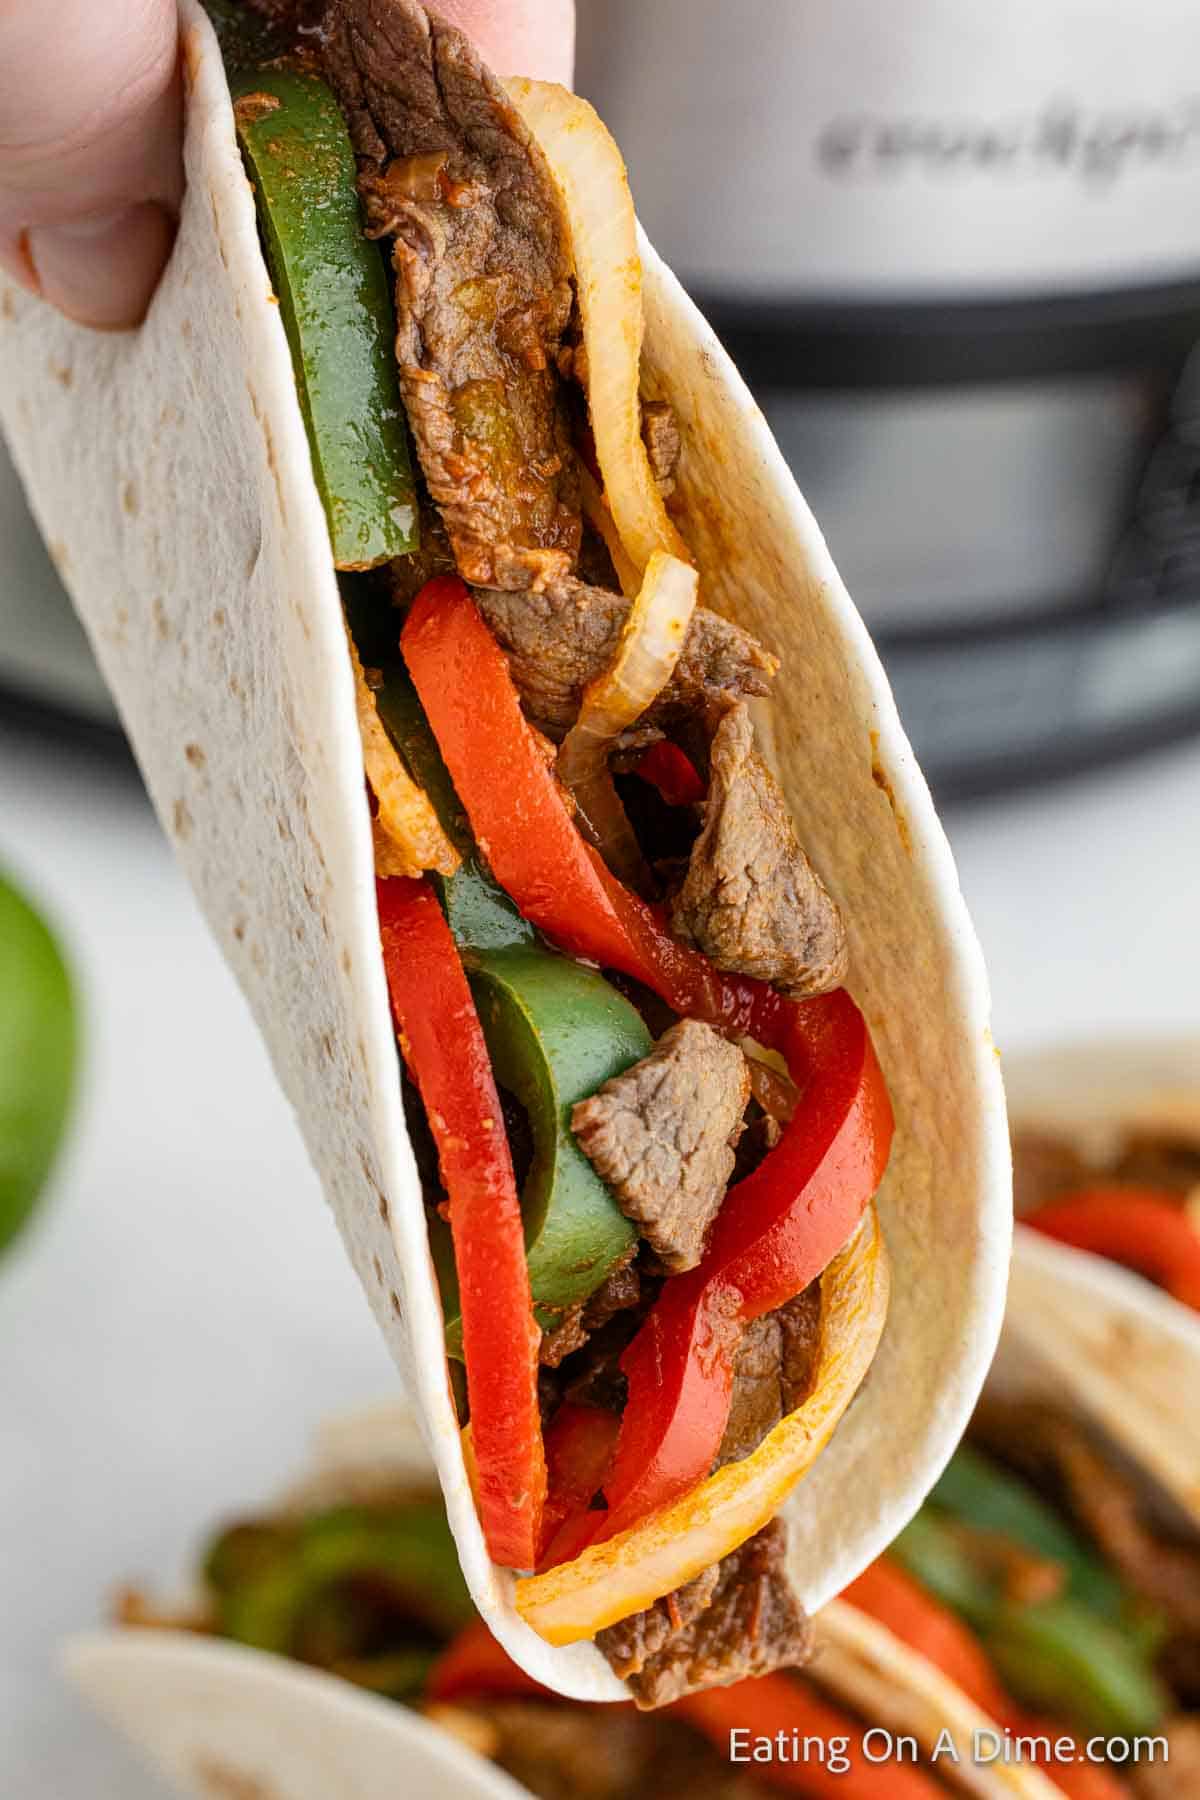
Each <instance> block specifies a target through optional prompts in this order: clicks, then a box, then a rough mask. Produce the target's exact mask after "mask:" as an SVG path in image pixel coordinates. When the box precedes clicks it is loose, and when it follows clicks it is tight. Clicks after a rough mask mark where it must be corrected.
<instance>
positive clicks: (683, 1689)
mask: <svg viewBox="0 0 1200 1800" xmlns="http://www.w3.org/2000/svg"><path fill="white" fill-rule="evenodd" d="M786 1552H787V1528H786V1526H785V1525H784V1524H783V1521H782V1520H781V1519H773V1520H772V1521H771V1523H770V1524H769V1525H766V1526H764V1528H763V1529H762V1530H761V1531H760V1532H759V1533H758V1535H757V1537H752V1538H751V1539H750V1540H749V1542H747V1543H745V1544H743V1545H741V1547H740V1548H739V1549H737V1550H735V1551H733V1552H732V1554H731V1555H729V1556H726V1557H725V1558H724V1559H723V1560H722V1561H721V1562H720V1563H718V1564H717V1566H716V1568H715V1569H708V1570H705V1572H704V1574H703V1575H699V1576H697V1577H696V1580H695V1581H692V1582H689V1583H688V1585H687V1587H685V1588H681V1589H679V1590H678V1592H677V1593H674V1594H668V1595H667V1596H666V1597H665V1598H664V1599H662V1600H656V1601H655V1603H654V1605H653V1606H651V1607H648V1608H647V1610H646V1611H645V1612H641V1613H635V1614H634V1616H633V1617H632V1618H629V1619H622V1620H621V1622H620V1624H618V1625H610V1626H608V1627H607V1629H606V1630H604V1631H601V1632H598V1633H597V1635H596V1642H597V1644H598V1645H599V1647H600V1649H601V1650H602V1651H603V1652H604V1654H605V1656H606V1657H607V1658H608V1660H609V1663H610V1664H611V1665H612V1667H613V1668H614V1669H615V1670H616V1672H617V1674H618V1675H620V1676H623V1677H624V1678H625V1679H626V1680H627V1681H628V1683H629V1687H630V1690H631V1692H632V1694H633V1697H634V1700H635V1702H636V1704H637V1705H638V1706H639V1707H642V1708H649V1707H654V1706H666V1705H667V1704H668V1702H669V1701H671V1700H677V1699H678V1698H679V1696H680V1695H681V1694H689V1693H692V1692H694V1691H695V1690H696V1689H698V1688H706V1687H725V1686H727V1685H728V1684H729V1683H730V1682H733V1681H741V1680H742V1679H743V1678H744V1677H746V1676H748V1675H766V1674H768V1673H769V1671H770V1670H772V1669H779V1668H787V1667H792V1666H794V1665H796V1664H799V1663H803V1662H806V1661H807V1660H808V1657H809V1655H810V1654H811V1650H812V1629H811V1626H810V1625H809V1622H808V1620H807V1618H806V1617H805V1615H804V1612H803V1609H802V1608H801V1606H800V1604H799V1602H798V1601H797V1599H796V1597H795V1595H794V1594H793V1592H792V1590H791V1587H790V1585H789V1583H788V1579H787V1574H786V1571H785V1568H784V1559H785V1556H786ZM713 1577H715V1580H713ZM708 1582H711V1583H712V1585H711V1588H710V1589H709V1591H708V1593H707V1595H706V1592H705V1585H703V1584H707V1583H708Z"/></svg>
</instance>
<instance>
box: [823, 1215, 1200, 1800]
mask: <svg viewBox="0 0 1200 1800" xmlns="http://www.w3.org/2000/svg"><path fill="white" fill-rule="evenodd" d="M1093 1265H1095V1266H1093ZM1163 1298H1164V1297H1163V1296H1162V1295H1160V1294H1158V1293H1157V1292H1155V1290H1154V1289H1152V1288H1149V1287H1148V1286H1147V1284H1146V1283H1144V1282H1138V1281H1136V1280H1135V1279H1134V1278H1133V1277H1131V1276H1129V1275H1127V1274H1126V1273H1125V1272H1124V1271H1123V1270H1119V1269H1114V1268H1112V1266H1111V1265H1109V1264H1105V1263H1100V1262H1099V1260H1098V1259H1097V1258H1095V1257H1086V1256H1080V1255H1078V1254H1077V1253H1076V1252H1074V1251H1071V1250H1066V1249H1064V1248H1063V1247H1062V1246H1061V1245H1059V1244H1054V1243H1050V1242H1048V1241H1047V1240H1045V1239H1044V1238H1039V1237H1037V1236H1036V1235H1035V1234H1034V1233H1033V1232H1028V1231H1024V1232H1023V1231H1021V1230H1020V1229H1018V1233H1017V1241H1016V1244H1015V1246H1014V1252H1013V1269H1012V1280H1011V1283H1010V1286H1009V1296H1008V1310H1007V1312H1006V1314H1005V1319H1004V1330H1003V1333H1002V1335H1001V1338H1000V1345H999V1348H998V1351H997V1354H996V1358H995V1361H994V1362H993V1364H992V1368H991V1370H990V1372H989V1374H988V1379H987V1384H986V1390H985V1391H986V1392H987V1393H988V1394H989V1395H992V1396H995V1397H997V1398H1000V1397H1003V1398H1005V1399H1010V1400H1035V1399H1036V1400H1044V1401H1047V1402H1049V1403H1050V1404H1052V1405H1055V1406H1058V1407H1067V1408H1069V1409H1070V1410H1071V1411H1072V1412H1073V1413H1074V1414H1075V1415H1076V1416H1077V1417H1079V1418H1081V1419H1082V1420H1084V1421H1085V1422H1086V1423H1087V1424H1088V1426H1089V1428H1090V1429H1091V1430H1092V1431H1093V1432H1094V1433H1095V1434H1096V1435H1097V1437H1098V1438H1099V1440H1100V1441H1101V1443H1102V1444H1103V1446H1104V1447H1105V1449H1106V1452H1107V1453H1108V1454H1109V1455H1111V1456H1112V1457H1113V1458H1114V1459H1115V1460H1116V1462H1117V1463H1118V1464H1119V1466H1121V1467H1122V1468H1124V1469H1125V1470H1126V1471H1127V1472H1129V1473H1130V1474H1132V1475H1134V1476H1135V1477H1136V1479H1137V1481H1138V1483H1139V1485H1140V1487H1141V1490H1142V1497H1143V1500H1144V1501H1145V1503H1146V1504H1147V1506H1148V1508H1149V1510H1150V1513H1151V1515H1152V1516H1154V1517H1156V1518H1157V1519H1158V1521H1159V1522H1160V1523H1161V1525H1162V1526H1163V1527H1164V1528H1165V1529H1167V1530H1169V1531H1171V1532H1175V1533H1178V1532H1184V1533H1188V1532H1191V1533H1193V1534H1194V1533H1195V1532H1196V1531H1200V1425H1198V1423H1197V1420H1196V1416H1195V1415H1196V1408H1195V1405H1194V1403H1193V1398H1192V1397H1193V1396H1194V1395H1195V1394H1196V1392H1197V1391H1198V1384H1200V1349H1198V1348H1197V1345H1196V1343H1195V1341H1194V1340H1193V1339H1192V1338H1191V1336H1190V1335H1189V1334H1187V1333H1185V1332H1181V1330H1180V1328H1179V1321H1178V1319H1176V1318H1175V1317H1174V1316H1173V1312H1179V1311H1182V1309H1181V1308H1178V1307H1174V1304H1173V1303H1171V1305H1170V1306H1169V1307H1168V1308H1166V1309H1164V1308H1163V1306H1162V1305H1160V1304H1157V1303H1158V1302H1161V1301H1162V1300H1163ZM816 1627H817V1643H816V1651H815V1655H814V1665H813V1666H814V1669H816V1670H822V1671H824V1674H825V1676H826V1677H827V1679H828V1682H829V1686H830V1687H831V1689H833V1690H834V1691H835V1692H837V1693H839V1694H840V1695H841V1697H842V1698H843V1699H844V1700H846V1701H848V1702H849V1703H851V1704H852V1705H854V1706H855V1707H856V1708H858V1709H859V1710H860V1711H861V1712H863V1713H864V1714H868V1713H869V1714H870V1715H871V1716H872V1717H878V1718H879V1719H880V1720H881V1722H883V1723H886V1725H887V1726H888V1727H889V1728H890V1729H891V1730H893V1731H895V1732H909V1733H911V1734H912V1735H913V1736H915V1737H916V1738H917V1740H918V1742H919V1743H920V1744H921V1745H922V1746H923V1747H924V1748H925V1749H928V1748H929V1747H930V1746H931V1745H932V1744H933V1743H935V1742H936V1741H937V1738H938V1735H939V1733H941V1732H942V1731H948V1732H949V1733H950V1734H951V1737H952V1739H953V1741H954V1743H955V1744H956V1745H957V1746H958V1747H959V1748H960V1750H961V1751H962V1754H963V1757H964V1761H963V1762H962V1763H961V1764H960V1766H959V1767H958V1769H957V1770H954V1769H953V1767H952V1765H951V1764H950V1763H944V1764H943V1763H939V1769H940V1770H941V1772H942V1773H943V1774H945V1775H947V1776H949V1775H951V1774H952V1773H953V1774H956V1775H957V1776H958V1778H959V1779H960V1780H961V1782H962V1785H963V1786H964V1788H965V1789H966V1791H968V1792H970V1793H973V1794H977V1795H980V1796H983V1797H984V1800H1012V1796H1014V1795H1018V1796H1026V1797H1027V1800H1041V1797H1043V1796H1053V1795H1058V1794H1061V1793H1062V1792H1063V1790H1062V1789H1061V1788H1059V1787H1058V1786H1057V1784H1056V1783H1055V1782H1054V1780H1053V1771H1052V1770H1051V1771H1049V1772H1044V1771H1041V1770H1039V1769H1037V1768H1034V1767H1031V1766H1030V1765H1028V1764H1020V1763H1011V1764H1003V1763H999V1762H997V1763H994V1764H990V1765H983V1766H972V1765H971V1764H970V1762H969V1760H966V1759H967V1757H968V1752H969V1747H970V1744H971V1742H972V1734H973V1733H974V1732H975V1731H976V1730H985V1729H986V1730H995V1729H996V1726H995V1724H994V1722H993V1721H991V1720H989V1719H988V1718H987V1717H986V1715H985V1714H983V1713H982V1712H981V1711H980V1709H979V1708H978V1706H977V1705H976V1704H975V1703H974V1702H973V1701H971V1700H970V1699H969V1698H968V1697H967V1696H966V1695H965V1694H963V1693H962V1691H961V1690H960V1689H958V1688H957V1687H956V1686H955V1685H954V1683H953V1682H950V1681H948V1680H947V1679H946V1677H945V1676H944V1675H942V1674H941V1673H940V1672H939V1671H938V1670H937V1669H936V1668H935V1667H934V1666H933V1664H932V1663H930V1662H928V1661H927V1660H926V1659H925V1658H924V1657H923V1656H920V1655H918V1654H917V1653H916V1652H915V1651H913V1650H910V1649H909V1648H908V1647H907V1646H906V1645H904V1644H901V1643H898V1642H897V1641H896V1639H894V1638H893V1637H892V1636H891V1634H890V1633H889V1632H888V1631H887V1630H886V1629H885V1628H884V1627H883V1626H880V1625H878V1624H876V1623H875V1621H874V1620H872V1619H868V1618H865V1617H864V1616H863V1615H862V1614H861V1613H859V1612H857V1611H855V1609H854V1608H852V1607H850V1606H847V1605H846V1604H845V1603H844V1602H842V1601H834V1602H833V1603H832V1604H831V1605H830V1606H829V1607H827V1608H826V1609H825V1611H824V1612H822V1613H821V1615H820V1616H819V1617H818V1619H817V1621H816ZM885 1708H886V1709H887V1710H884V1709H885ZM985 1741H986V1740H985Z"/></svg>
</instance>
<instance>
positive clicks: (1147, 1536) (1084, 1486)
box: [972, 1401, 1200, 1632]
mask: <svg viewBox="0 0 1200 1800" xmlns="http://www.w3.org/2000/svg"><path fill="white" fill-rule="evenodd" d="M972 1435H973V1436H974V1437H976V1438H977V1439H979V1440H980V1441H981V1442H982V1443H983V1445H984V1446H985V1447H986V1448H987V1449H990V1450H991V1451H992V1452H993V1453H994V1454H995V1455H997V1456H998V1457H1000V1458H1001V1459H1002V1460H1003V1461H1004V1462H1006V1463H1008V1464H1009V1465H1010V1466H1011V1467H1013V1468H1015V1469H1017V1470H1019V1471H1020V1472H1021V1473H1022V1474H1024V1475H1025V1476H1027V1477H1028V1478H1029V1479H1030V1480H1031V1481H1033V1482H1035V1483H1037V1484H1038V1485H1039V1486H1042V1487H1045V1486H1049V1487H1050V1489H1051V1490H1052V1491H1053V1492H1054V1494H1055V1496H1056V1497H1057V1498H1058V1499H1059V1501H1060V1502H1061V1503H1062V1504H1063V1505H1064V1506H1065V1507H1066V1508H1067V1509H1068V1510H1069V1511H1070V1513H1071V1514H1072V1515H1073V1517H1074V1518H1075V1519H1076V1521H1077V1522H1078V1524H1079V1525H1080V1526H1082V1528H1083V1529H1084V1530H1085V1531H1086V1532H1087V1533H1088V1535H1089V1536H1090V1537H1091V1538H1092V1539H1093V1540H1094V1541H1095V1543H1096V1545H1097V1546H1098V1548H1099V1549H1100V1550H1101V1551H1102V1552H1103V1554H1104V1555H1105V1557H1106V1558H1107V1560H1108V1561H1109V1562H1111V1563H1112V1564H1113V1566H1114V1568H1116V1569H1117V1570H1118V1571H1119V1573H1120V1574H1121V1575H1123V1576H1124V1578H1125V1580H1126V1581H1127V1582H1128V1583H1129V1585H1130V1587H1131V1588H1133V1590H1134V1591H1135V1592H1136V1593H1138V1594H1141V1595H1142V1596H1143V1598H1144V1599H1146V1600H1150V1601H1152V1602H1153V1603H1154V1604H1155V1605H1157V1606H1160V1607H1161V1608H1162V1609H1163V1611H1164V1612H1165V1613H1166V1614H1167V1616H1168V1617H1169V1618H1170V1619H1171V1620H1172V1621H1173V1622H1174V1623H1175V1624H1176V1625H1178V1626H1180V1627H1182V1628H1183V1629H1184V1630H1185V1631H1188V1632H1200V1550H1197V1549H1196V1548H1195V1547H1194V1546H1193V1545H1191V1544H1185V1543H1180V1542H1176V1541H1174V1540H1172V1539H1171V1538H1169V1537H1168V1536H1166V1535H1165V1534H1164V1533H1162V1532H1159V1531H1156V1530H1154V1529H1152V1528H1151V1526H1150V1525H1149V1524H1148V1523H1147V1522H1146V1520H1145V1519H1144V1518H1143V1516H1142V1509H1141V1506H1140V1504H1139V1499H1138V1494H1137V1490H1136V1488H1135V1486H1134V1483H1133V1482H1132V1481H1131V1480H1130V1478H1129V1477H1128V1476H1127V1475H1126V1474H1124V1473H1123V1472H1122V1471H1121V1470H1120V1469H1118V1468H1115V1467H1114V1466H1113V1464H1112V1463H1111V1462H1110V1461H1109V1460H1108V1458H1107V1457H1105V1456H1104V1455H1103V1454H1102V1453H1101V1452H1100V1451H1099V1450H1098V1449H1097V1448H1096V1446H1095V1444H1094V1443H1093V1442H1092V1440H1091V1439H1090V1437H1089V1436H1088V1435H1087V1433H1086V1432H1085V1431H1084V1430H1082V1429H1081V1427H1080V1425H1079V1424H1078V1422H1077V1421H1076V1420H1075V1419H1073V1418H1072V1417H1071V1416H1070V1415H1069V1414H1067V1413H1064V1412H1060V1411H1059V1410H1058V1408H1057V1407H1054V1406H1049V1405H1045V1404H1043V1403H1041V1402H1039V1401H1026V1402H1015V1403H1011V1404H1000V1403H989V1404H988V1405H987V1406H986V1407H984V1408H981V1409H980V1411H979V1413H978V1414H977V1415H976V1420H975V1423H974V1425H973V1427H972Z"/></svg>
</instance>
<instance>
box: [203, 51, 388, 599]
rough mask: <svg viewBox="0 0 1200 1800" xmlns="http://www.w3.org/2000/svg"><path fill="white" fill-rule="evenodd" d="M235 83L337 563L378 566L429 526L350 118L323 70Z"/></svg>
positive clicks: (255, 75)
mask: <svg viewBox="0 0 1200 1800" xmlns="http://www.w3.org/2000/svg"><path fill="white" fill-rule="evenodd" d="M231 87H232V91H233V95H234V109H233V110H234V117H235V119H236V121H237V133H238V140H239V142H240V144H241V147H242V154H243V156H244V157H245V160H246V163H247V165H248V167H249V169H250V172H251V174H252V176H253V178H254V189H255V193H256V196H257V200H258V214H259V220H260V224H261V227H262V233H263V237H264V240H265V243H266V250H267V260H268V262H269V264H270V267H271V274H272V277H273V280H274V283H275V290H276V293H277V295H278V298H279V308H280V312H281V314H282V317H283V323H284V327H285V329H286V331H287V335H288V342H289V344H290V346H291V351H292V363H293V367H294V370H295V376H296V387H297V390H298V393H299V397H300V406H301V410H302V412H303V414H304V423H305V426H306V428H307V431H308V440H309V447H310V449H311V452H312V461H313V474H314V476H315V478H316V483H317V489H318V492H319V493H320V496H321V501H322V504H323V506H324V508H325V515H326V518H327V520H328V522H329V534H330V538H331V540H332V543H333V560H334V563H335V564H336V566H337V567H338V568H339V569H370V568H374V567H375V565H376V564H378V563H382V562H388V561H390V560H391V559H392V558H393V557H397V556H404V555H406V554H407V553H408V552H409V551H411V550H414V549H415V548H416V546H417V542H418V537H419V526H418V515H417V506H416V498H415V491H414V487H413V477H412V467H411V464H410V461H409V453H408V437H407V433H406V428H405V420H404V413H403V409H402V407H401V403H400V381H399V373H398V370H397V367H396V358H395V352H394V349H393V339H394V335H395V326H394V322H393V316H392V307H391V299H390V296H389V293H388V284H387V277H386V274H385V272H384V267H383V263H382V260H381V258H380V254H379V251H378V249H377V248H376V246H375V245H374V244H372V243H370V242H369V241H368V240H367V239H366V238H365V237H364V236H363V233H362V222H361V218H360V214H359V207H358V191H357V187H356V177H357V167H356V164H355V160H354V151H353V148H352V147H351V143H350V137H349V134H348V132H347V130H346V123H345V120H344V119H343V117H342V113H341V109H340V108H339V106H338V104H337V101H336V100H335V99H334V97H333V94H332V92H331V91H330V89H329V88H328V87H327V86H326V85H325V83H324V82H323V81H321V80H320V79H319V77H317V76H316V75H312V74H308V73H301V72H300V71H296V70H289V69H279V68H259V69H248V70H243V71H241V72H238V73H236V74H235V75H234V76H233V78H232V82H231Z"/></svg>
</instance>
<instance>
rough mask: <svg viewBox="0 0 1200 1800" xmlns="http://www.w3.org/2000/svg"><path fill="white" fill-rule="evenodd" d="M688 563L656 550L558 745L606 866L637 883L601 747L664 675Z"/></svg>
mask: <svg viewBox="0 0 1200 1800" xmlns="http://www.w3.org/2000/svg"><path fill="white" fill-rule="evenodd" d="M698 580H699V578H698V576H697V574H696V571H695V569H693V568H692V566H691V564H690V563H685V562H680V561H679V559H678V557H675V556H669V555H666V554H665V553H664V552H663V551H661V550H655V551H654V552H653V553H652V554H651V557H650V561H649V562H648V564H647V565H646V575H645V579H644V581H643V582H642V585H641V587H640V589H639V590H638V593H637V595H636V597H635V599H634V601H633V604H632V605H631V606H630V608H629V617H628V618H627V619H626V621H625V626H624V629H623V631H622V632H621V640H620V642H619V644H618V645H617V653H616V655H615V656H614V657H613V660H612V662H611V663H610V664H609V666H608V668H607V669H605V671H604V673H603V674H602V675H598V676H597V677H596V679H595V681H592V682H589V684H588V686H587V687H586V688H585V689H584V692H583V704H582V706H581V707H580V709H579V717H578V718H577V719H576V721H575V723H574V725H572V727H571V729H570V731H569V732H568V733H567V735H566V737H565V738H564V739H563V743H562V748H561V749H560V751H559V753H558V777H559V780H560V781H561V782H562V783H563V785H564V786H565V787H567V788H569V790H570V792H571V794H572V795H573V796H574V799H575V803H576V806H577V807H578V813H579V824H580V826H581V828H582V829H583V830H584V831H585V833H586V835H587V836H588V837H590V838H591V840H592V842H593V843H594V844H595V845H596V847H597V849H598V850H599V851H600V854H601V855H602V856H603V857H604V859H605V861H606V862H607V863H608V866H609V868H610V869H612V871H613V873H614V874H615V875H617V876H618V877H619V878H620V879H621V880H623V881H628V882H630V883H631V884H632V885H633V886H634V887H636V888H637V889H638V890H639V891H641V890H644V888H645V887H646V871H645V867H644V865H643V861H642V853H641V851H640V849H639V848H638V843H637V839H636V837H635V836H634V834H633V828H632V826H631V825H630V823H629V820H628V819H627V818H626V816H625V808H624V807H623V806H622V805H621V801H620V798H619V797H618V795H617V791H616V789H615V788H614V786H613V781H612V776H611V775H610V774H609V771H608V755H609V751H610V750H611V749H612V746H613V743H614V742H615V740H616V739H617V738H618V737H619V736H620V735H621V733H622V732H623V731H627V730H628V729H629V727H630V726H631V725H633V724H635V723H636V722H637V720H638V719H640V718H641V716H642V714H643V713H644V712H645V710H646V708H647V707H648V706H649V705H651V703H652V702H653V701H654V700H656V699H657V698H658V696H659V694H660V693H661V692H662V690H663V688H664V687H665V686H666V685H667V683H668V681H670V679H671V676H672V675H673V673H674V671H675V665H676V663H677V662H678V661H679V656H680V652H681V651H682V649H683V646H684V642H685V640H686V638H687V633H688V626H689V625H690V624H691V622H692V613H693V612H694V611H695V608H696V590H697V586H698Z"/></svg>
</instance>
